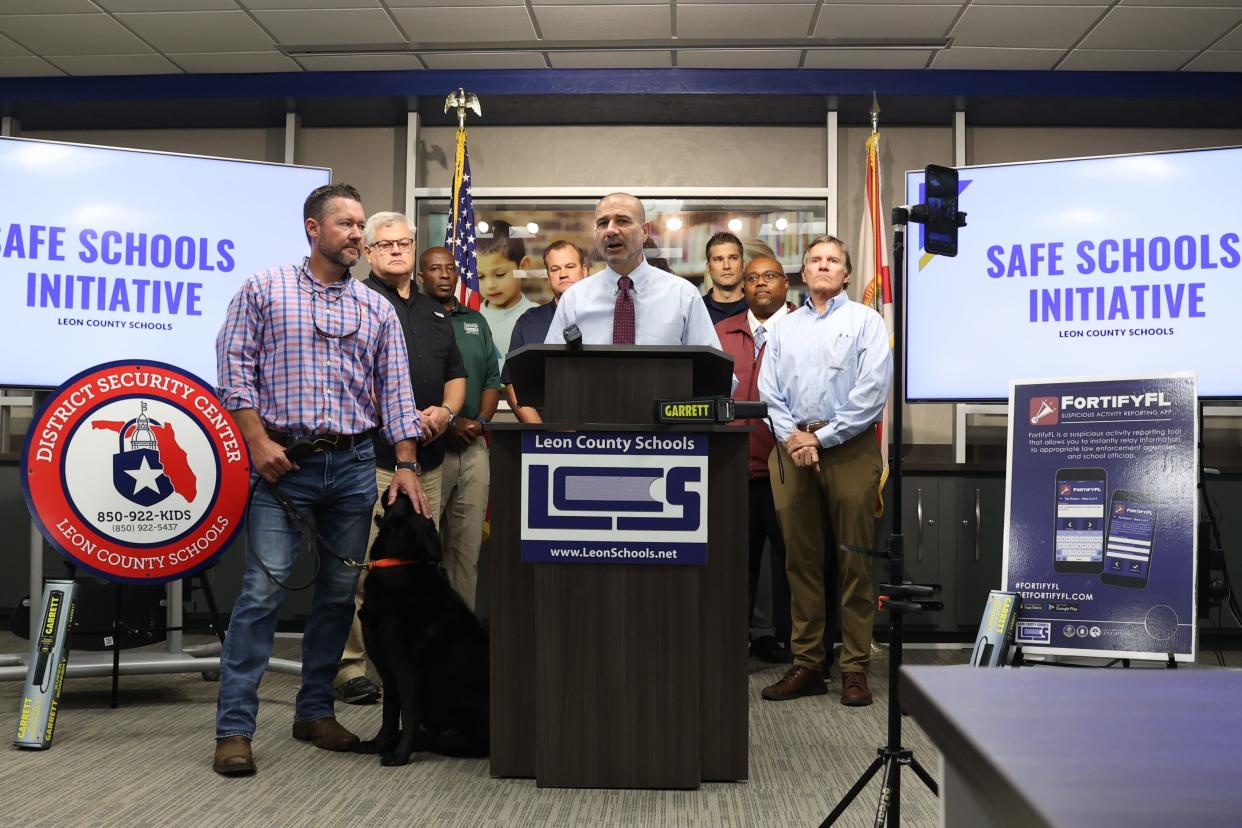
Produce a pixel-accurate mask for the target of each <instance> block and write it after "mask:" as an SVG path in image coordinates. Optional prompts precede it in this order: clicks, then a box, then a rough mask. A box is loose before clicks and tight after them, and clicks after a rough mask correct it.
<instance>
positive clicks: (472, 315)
mask: <svg viewBox="0 0 1242 828" xmlns="http://www.w3.org/2000/svg"><path fill="white" fill-rule="evenodd" d="M457 280H458V274H457V263H456V262H455V261H454V260H453V254H452V253H450V252H449V251H448V250H446V249H445V248H443V247H432V248H430V249H428V250H424V251H423V254H422V255H421V256H419V257H418V281H419V283H420V284H421V285H422V286H423V292H424V293H426V294H427V295H428V296H429V297H431V298H432V299H433V300H435V301H436V302H438V303H440V305H441V306H442V307H443V308H444V311H445V312H446V313H447V314H448V315H449V322H450V323H451V324H452V326H453V336H454V338H455V339H456V340H457V348H458V350H460V351H461V358H462V362H464V363H465V366H466V399H465V402H463V403H462V406H461V409H460V410H459V411H458V412H457V418H456V420H455V421H454V423H453V425H452V426H450V427H449V430H448V434H447V435H446V439H447V440H448V445H447V446H445V448H446V452H445V455H444V465H443V467H442V468H443V470H444V471H443V476H442V479H441V481H440V545H441V547H442V548H443V550H444V561H443V563H444V569H445V571H446V572H447V573H448V579H449V583H450V584H451V585H452V587H453V589H454V590H456V592H457V594H458V595H460V596H461V598H462V600H463V601H465V602H466V605H467V606H469V607H470V608H471V609H474V598H475V589H476V587H477V586H478V582H479V552H480V549H481V547H482V546H483V520H484V517H485V516H486V514H487V495H488V492H489V490H490V489H491V481H492V472H491V461H490V459H489V456H488V451H487V441H486V440H485V439H484V437H483V432H484V430H485V429H486V427H487V423H488V421H489V420H491V418H492V416H493V415H494V414H495V413H496V406H497V405H498V404H499V403H500V363H499V360H497V358H496V343H495V341H494V340H493V339H492V331H491V328H489V327H488V325H487V320H486V319H484V318H483V314H481V313H479V312H478V311H477V310H471V309H470V308H468V307H466V306H465V305H463V304H461V303H460V302H458V301H457V296H456V292H457Z"/></svg>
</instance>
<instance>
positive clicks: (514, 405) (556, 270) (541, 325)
mask: <svg viewBox="0 0 1242 828" xmlns="http://www.w3.org/2000/svg"><path fill="white" fill-rule="evenodd" d="M543 266H544V268H545V269H546V270H547V271H548V286H549V287H551V288H552V301H551V302H548V303H547V304H546V305H540V306H539V307H537V308H531V309H529V310H528V311H526V312H525V313H523V314H522V315H521V316H520V317H518V321H517V324H516V325H514V326H513V336H512V338H511V339H510V340H509V353H510V354H512V353H513V352H514V351H516V350H517V349H518V348H521V347H522V346H524V345H542V344H543V340H544V339H545V338H547V336H548V329H549V328H550V327H552V317H553V316H555V315H556V303H557V302H559V301H561V294H563V293H564V292H565V291H567V290H569V286H570V285H572V284H573V283H574V282H577V281H578V280H579V279H581V278H582V277H584V276H586V256H585V255H583V253H582V250H581V248H579V247H578V246H577V245H576V244H574V243H573V242H568V241H565V240H564V239H562V240H560V241H554V242H552V243H551V244H549V245H548V246H547V247H545V248H544V249H543ZM500 381H501V382H502V383H504V386H505V399H507V400H508V401H509V408H511V409H512V410H513V413H514V414H515V415H517V418H518V419H519V420H521V421H522V422H524V423H542V422H543V419H542V418H541V417H540V416H539V412H538V411H537V410H536V409H535V408H534V407H532V406H529V405H519V404H518V397H517V390H516V389H515V388H514V387H513V381H512V379H511V378H510V377H509V361H508V359H506V360H505V367H504V368H503V369H501V371H500Z"/></svg>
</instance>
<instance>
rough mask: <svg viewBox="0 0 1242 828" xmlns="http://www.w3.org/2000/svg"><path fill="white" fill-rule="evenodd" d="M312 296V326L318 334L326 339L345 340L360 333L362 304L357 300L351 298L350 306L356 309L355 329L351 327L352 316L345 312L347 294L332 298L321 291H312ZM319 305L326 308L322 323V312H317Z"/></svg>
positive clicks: (339, 294) (354, 316)
mask: <svg viewBox="0 0 1242 828" xmlns="http://www.w3.org/2000/svg"><path fill="white" fill-rule="evenodd" d="M310 295H311V324H312V325H313V326H314V327H315V333H316V334H318V335H319V336H322V337H323V338H324V339H344V338H345V337H347V336H353V335H354V334H356V333H358V329H359V328H361V327H362V304H361V303H360V302H359V301H358V300H357V299H355V298H354V297H352V296H350V297H349V299H350V302H349V303H348V304H349V305H350V306H352V307H353V309H354V313H353V314H352V316H353V327H350V314H349V313H348V312H347V311H346V310H345V304H346V302H345V297H346V294H344V293H338V294H337V295H336V296H332V295H331V294H328V293H326V292H324V291H321V290H312V291H310ZM318 305H323V306H324V310H323V311H322V314H323V321H322V322H321V321H320V316H319V314H320V312H319V311H316V310H315V308H316V307H317V306H318Z"/></svg>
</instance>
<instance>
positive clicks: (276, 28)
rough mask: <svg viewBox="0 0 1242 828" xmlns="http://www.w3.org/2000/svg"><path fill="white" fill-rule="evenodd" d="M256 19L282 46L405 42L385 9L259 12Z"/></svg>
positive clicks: (255, 14)
mask: <svg viewBox="0 0 1242 828" xmlns="http://www.w3.org/2000/svg"><path fill="white" fill-rule="evenodd" d="M254 16H255V17H256V18H258V20H259V22H260V23H262V24H263V25H264V26H265V27H267V30H268V31H270V32H271V33H272V34H273V35H274V36H275V37H276V38H277V41H278V42H279V43H282V44H289V45H294V44H297V45H312V44H313V45H320V44H322V45H325V46H329V45H330V46H349V45H351V44H360V43H401V42H403V40H404V39H403V38H402V37H401V32H400V31H399V30H398V29H397V27H396V26H394V25H392V21H391V20H389V19H388V15H387V14H385V13H384V12H383V10H381V9H310V10H302V11H256V12H255V13H254Z"/></svg>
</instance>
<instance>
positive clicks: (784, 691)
mask: <svg viewBox="0 0 1242 828" xmlns="http://www.w3.org/2000/svg"><path fill="white" fill-rule="evenodd" d="M827 692H828V685H827V683H826V682H825V681H824V671H823V670H812V669H811V668H810V667H803V666H802V665H800V664H795V665H794V666H792V667H790V668H789V670H788V671H787V672H786V673H785V675H783V676H781V680H780V681H778V682H777V683H776V684H773V685H772V686H770V687H765V688H763V693H761V694H760V695H762V696H763V697H764V698H765V699H767V700H768V701H786V700H787V699H797V698H801V697H802V696H822V695H824V694H825V693H827Z"/></svg>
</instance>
